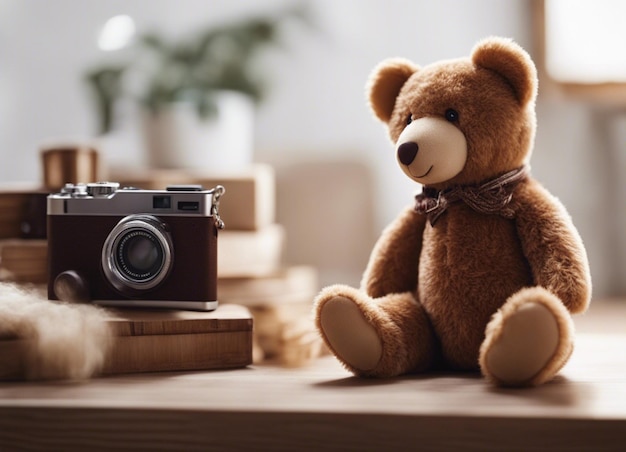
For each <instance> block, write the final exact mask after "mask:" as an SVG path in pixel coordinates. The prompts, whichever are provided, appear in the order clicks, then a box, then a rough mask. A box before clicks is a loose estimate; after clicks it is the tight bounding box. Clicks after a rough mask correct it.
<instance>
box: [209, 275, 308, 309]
mask: <svg viewBox="0 0 626 452" xmlns="http://www.w3.org/2000/svg"><path fill="white" fill-rule="evenodd" d="M319 289H320V288H319V282H318V277H317V271H316V270H315V269H314V268H313V267H308V266H304V265H302V266H293V267H284V268H280V269H279V270H278V271H276V272H274V273H271V274H268V275H266V276H261V277H257V278H218V281H217V291H218V298H219V300H220V301H221V302H224V303H237V304H241V305H244V306H248V307H251V306H257V307H267V306H274V305H281V304H292V303H294V302H299V300H307V301H310V300H312V299H313V297H314V296H315V295H316V294H317V292H318V291H319Z"/></svg>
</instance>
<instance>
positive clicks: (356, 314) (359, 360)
mask: <svg viewBox="0 0 626 452" xmlns="http://www.w3.org/2000/svg"><path fill="white" fill-rule="evenodd" d="M320 326H321V329H322V331H323V334H324V335H325V336H326V339H327V341H328V342H329V343H330V345H331V347H332V348H333V350H334V352H335V353H336V354H337V355H338V357H340V359H342V360H343V361H345V362H346V363H347V364H349V365H350V366H352V367H354V368H355V369H359V370H363V371H367V370H370V369H373V368H374V367H376V365H377V364H378V362H379V361H380V358H381V356H382V344H381V342H380V339H379V337H378V334H377V332H376V330H375V329H374V327H373V326H372V325H370V324H369V323H368V322H367V320H366V319H365V316H364V315H363V313H362V312H361V310H360V309H359V308H358V306H357V305H356V304H355V303H354V302H353V301H352V300H350V299H349V298H346V297H342V296H337V297H334V298H331V299H330V300H328V301H326V302H325V303H324V305H323V307H322V310H321V312H320Z"/></svg>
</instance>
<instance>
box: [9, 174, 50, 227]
mask: <svg viewBox="0 0 626 452" xmlns="http://www.w3.org/2000/svg"><path fill="white" fill-rule="evenodd" d="M47 195H48V192H47V191H44V190H42V189H40V188H38V187H35V186H27V185H25V186H13V185H1V186H0V239H4V238H18V237H26V238H28V237H36V238H44V237H45V233H46V231H45V226H46V199H45V198H46V196H47Z"/></svg>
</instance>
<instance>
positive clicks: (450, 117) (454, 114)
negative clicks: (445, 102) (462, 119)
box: [446, 108, 459, 122]
mask: <svg viewBox="0 0 626 452" xmlns="http://www.w3.org/2000/svg"><path fill="white" fill-rule="evenodd" d="M446 120H447V121H450V122H457V121H458V120H459V112H458V111H456V110H455V109H453V108H448V109H447V110H446Z"/></svg>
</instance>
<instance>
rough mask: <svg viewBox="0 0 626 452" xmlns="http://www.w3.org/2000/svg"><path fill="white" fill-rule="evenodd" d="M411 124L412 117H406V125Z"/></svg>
mask: <svg viewBox="0 0 626 452" xmlns="http://www.w3.org/2000/svg"><path fill="white" fill-rule="evenodd" d="M412 122H413V115H411V114H409V116H407V118H406V125H407V126H408V125H409V124H411V123H412Z"/></svg>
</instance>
